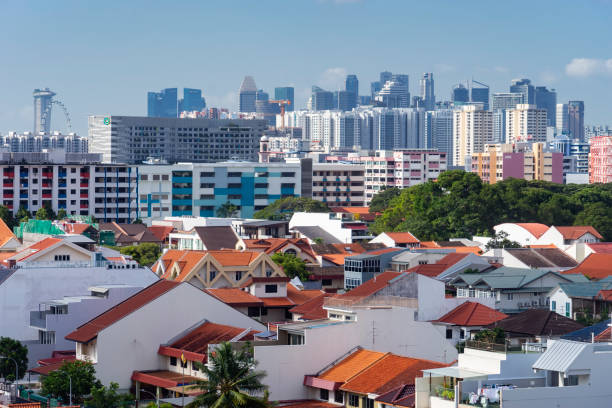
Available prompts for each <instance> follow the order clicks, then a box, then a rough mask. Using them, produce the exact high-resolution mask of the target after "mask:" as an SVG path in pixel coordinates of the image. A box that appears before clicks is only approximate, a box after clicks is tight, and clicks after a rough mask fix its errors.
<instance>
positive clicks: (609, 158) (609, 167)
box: [589, 136, 612, 184]
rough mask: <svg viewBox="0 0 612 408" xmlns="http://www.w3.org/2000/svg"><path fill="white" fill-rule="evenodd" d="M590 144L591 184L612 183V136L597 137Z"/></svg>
mask: <svg viewBox="0 0 612 408" xmlns="http://www.w3.org/2000/svg"><path fill="white" fill-rule="evenodd" d="M589 143H590V145H591V152H590V153H589V183H591V184H592V183H610V182H612V136H595V137H593V138H591V140H590V141H589Z"/></svg>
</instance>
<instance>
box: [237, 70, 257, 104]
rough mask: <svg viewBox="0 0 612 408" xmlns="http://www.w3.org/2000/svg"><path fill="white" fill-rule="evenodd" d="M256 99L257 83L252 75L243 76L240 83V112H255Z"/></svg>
mask: <svg viewBox="0 0 612 408" xmlns="http://www.w3.org/2000/svg"><path fill="white" fill-rule="evenodd" d="M256 100H257V85H255V80H254V79H253V77H252V76H248V75H247V76H245V77H244V79H243V80H242V84H241V85H240V101H239V107H238V110H239V111H240V112H255V111H256V108H255V101H256Z"/></svg>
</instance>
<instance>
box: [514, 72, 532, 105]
mask: <svg viewBox="0 0 612 408" xmlns="http://www.w3.org/2000/svg"><path fill="white" fill-rule="evenodd" d="M510 92H519V93H522V94H523V95H524V99H523V101H524V102H523V103H526V104H529V105H533V104H534V103H536V98H535V88H534V87H533V85H531V80H529V79H527V78H520V79H513V80H512V83H511V84H510Z"/></svg>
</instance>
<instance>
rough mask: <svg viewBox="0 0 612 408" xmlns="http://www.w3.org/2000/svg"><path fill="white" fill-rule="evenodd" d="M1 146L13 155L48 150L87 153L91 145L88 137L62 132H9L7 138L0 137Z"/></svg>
mask: <svg viewBox="0 0 612 408" xmlns="http://www.w3.org/2000/svg"><path fill="white" fill-rule="evenodd" d="M0 144H2V147H3V148H4V149H6V150H7V151H9V152H11V153H27V152H32V153H40V152H42V151H43V150H44V149H46V150H65V151H66V152H67V153H87V152H88V151H89V143H88V140H87V138H86V137H81V136H79V135H77V134H76V133H69V134H67V135H64V134H62V133H60V132H53V133H43V132H40V133H38V134H34V133H31V132H25V133H22V134H19V133H16V132H9V134H8V135H7V136H0Z"/></svg>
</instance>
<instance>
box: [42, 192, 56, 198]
mask: <svg viewBox="0 0 612 408" xmlns="http://www.w3.org/2000/svg"><path fill="white" fill-rule="evenodd" d="M42 198H53V196H52V195H51V194H50V193H44V194H43V195H42Z"/></svg>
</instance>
